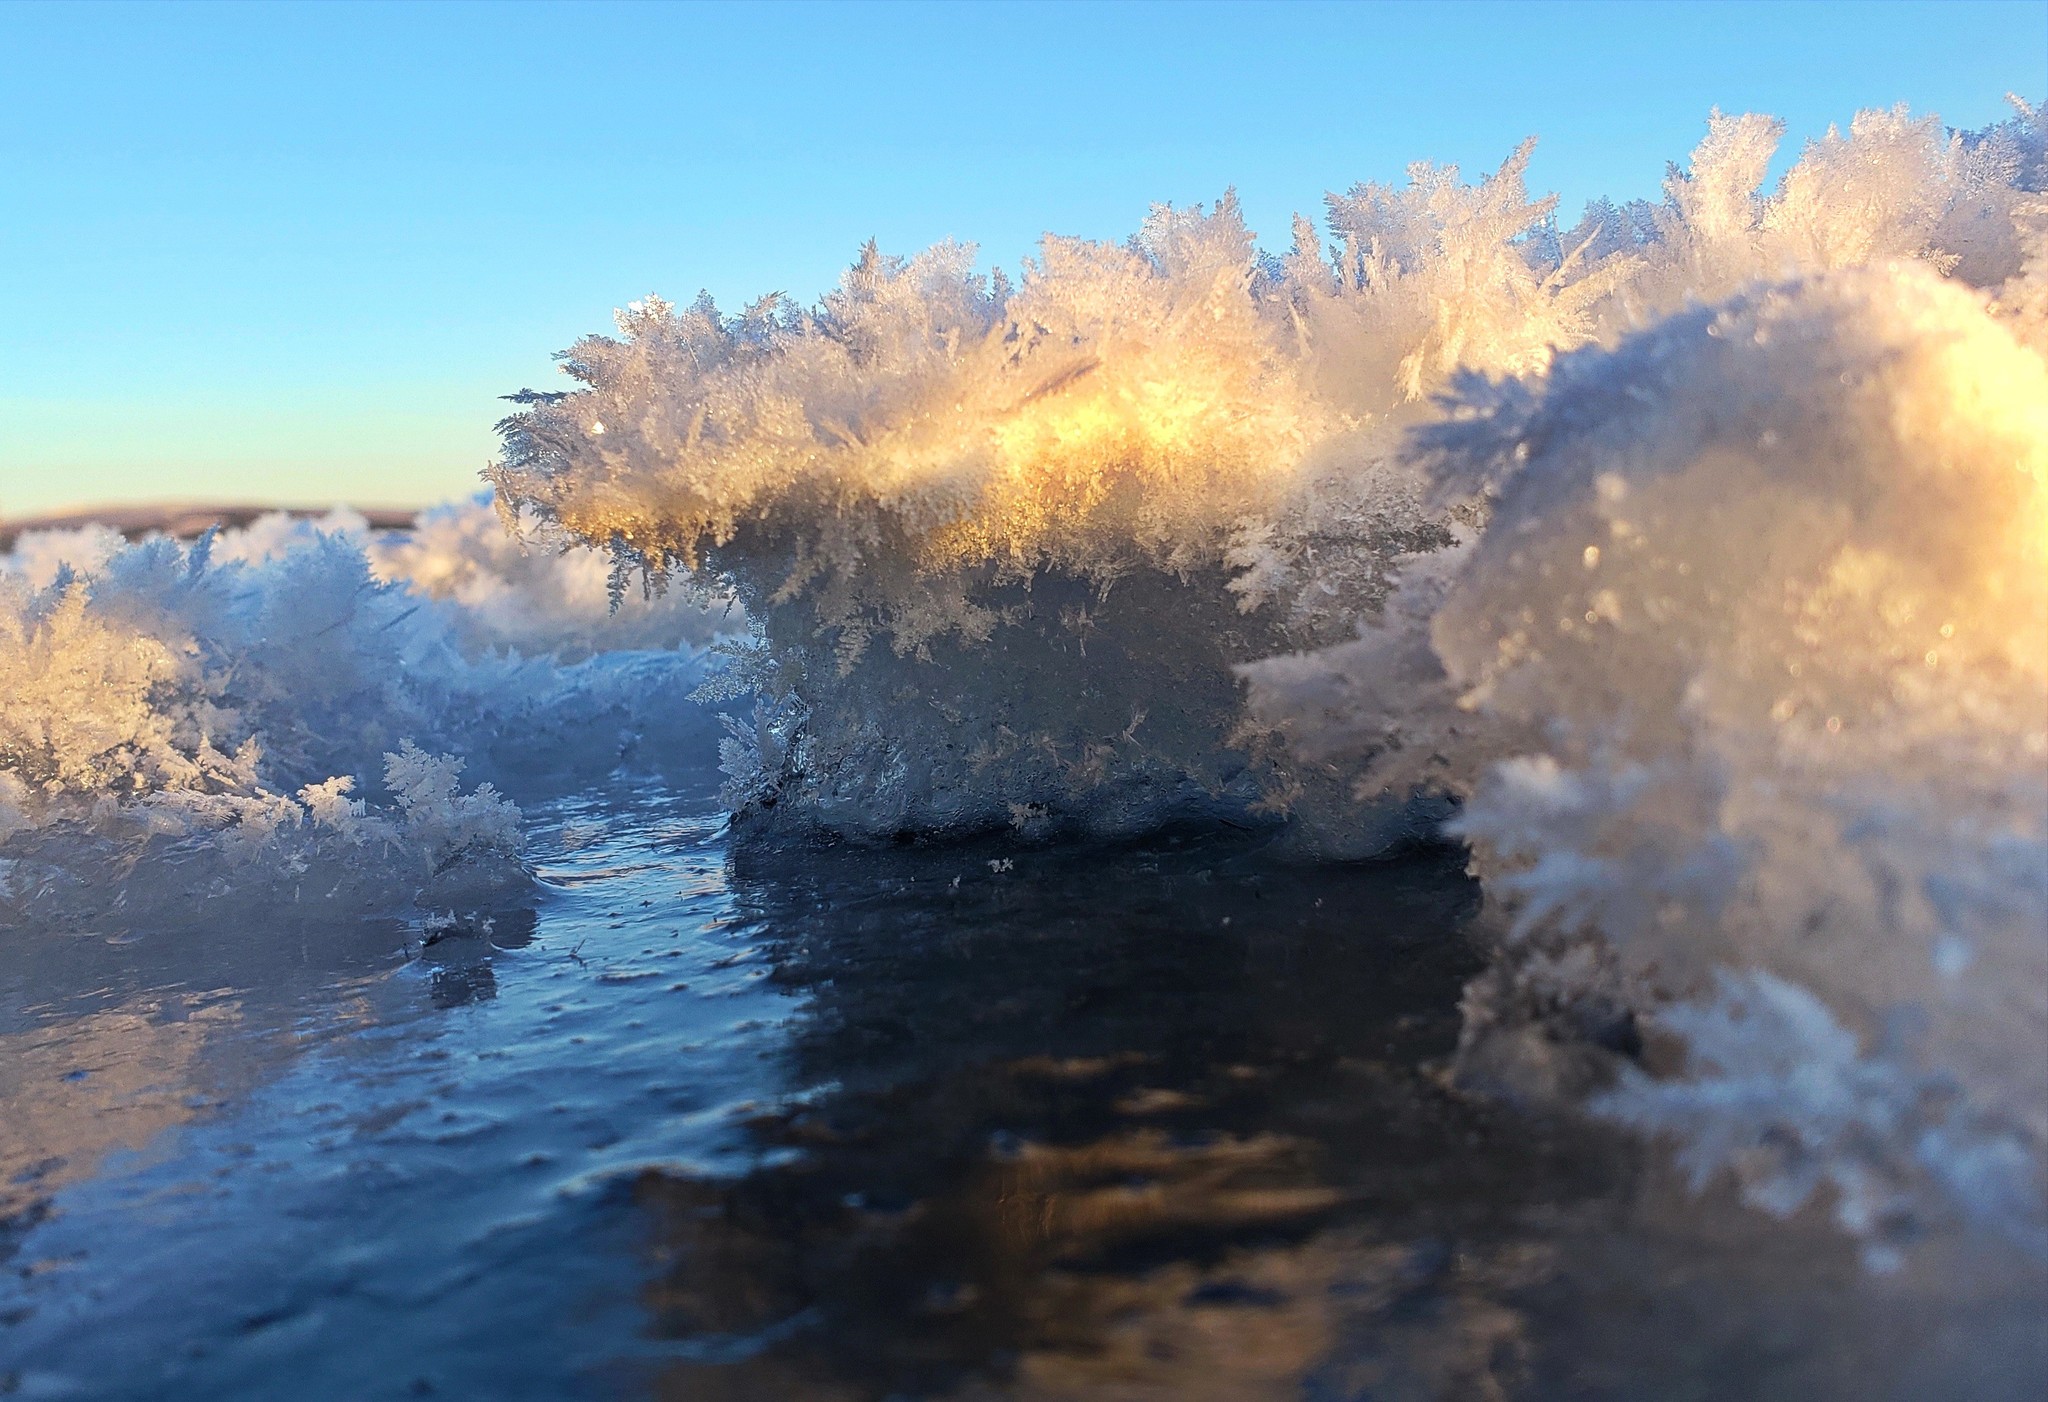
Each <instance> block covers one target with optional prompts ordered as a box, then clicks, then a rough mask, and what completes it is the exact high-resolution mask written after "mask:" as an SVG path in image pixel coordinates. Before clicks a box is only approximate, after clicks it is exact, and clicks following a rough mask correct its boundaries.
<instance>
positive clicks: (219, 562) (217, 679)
mask: <svg viewBox="0 0 2048 1402" xmlns="http://www.w3.org/2000/svg"><path fill="white" fill-rule="evenodd" d="M483 522H489V523H490V524H489V528H488V534H487V533H486V531H485V530H484V529H483V528H482V526H481V523H483ZM516 551H517V547H516V545H515V544H512V543H510V542H508V541H507V540H506V538H505V536H504V532H503V530H502V528H501V527H500V526H499V525H498V524H497V518H496V515H495V513H494V512H493V511H492V509H491V508H490V507H489V506H488V505H487V504H484V503H473V504H469V505H466V506H461V507H454V508H448V509H444V510H443V511H440V512H437V513H433V514H430V515H429V516H428V518H427V519H426V522H425V524H424V526H423V528H422V529H421V530H419V531H418V532H415V533H413V534H412V535H411V536H410V538H409V539H403V540H386V539H378V538H374V537H372V536H371V535H370V533H369V532H368V531H367V529H366V528H365V527H364V525H363V523H362V520H361V518H360V517H354V516H352V515H350V514H348V513H338V514H336V515H334V516H331V517H329V518H327V519H325V520H322V521H319V522H315V523H305V522H294V521H292V520H290V519H289V518H287V517H285V516H282V515H278V516H273V517H266V518H264V519H263V520H260V521H258V522H256V523H255V524H254V525H252V526H250V527H249V528H248V529H247V530H244V531H230V532H226V533H223V534H220V535H217V536H213V537H209V538H207V539H204V540H201V541H200V542H198V543H196V544H194V545H191V546H185V545H181V544H179V543H177V542H175V541H171V540H168V539H163V538H160V537H159V538H153V539H150V540H147V541H144V542H142V543H140V544H136V545H128V544H126V543H125V542H123V541H122V540H121V538H120V537H119V536H118V535H116V534H115V533H113V532H111V531H107V530H104V529H99V528H89V529H87V530H83V531H65V532H47V533H40V534H36V533H31V534H29V535H26V536H24V537H23V538H22V539H21V540H19V541H18V542H16V545H15V548H14V551H13V553H12V554H11V555H9V556H5V557H0V922H5V923H8V924H28V923H31V922H33V923H37V924H45V925H47V924H65V923H77V922H80V921H100V920H106V919H127V918H131V917H136V916H139V915H141V914H142V913H143V912H145V911H147V912H152V913H154V915H155V916H156V917H157V918H170V919H183V918H187V917H190V918H195V919H196V918H199V917H200V916H201V914H202V912H203V914H204V916H205V918H207V919H218V918H225V917H226V914H227V912H228V910H229V909H231V908H233V907H234V906H235V905H237V904H241V905H247V906H251V907H253V908H260V909H264V910H266V911H269V910H274V908H275V907H276V904H277V902H278V901H279V900H280V899H282V900H283V901H285V902H286V904H287V905H290V906H295V905H298V904H299V903H302V902H312V903H315V904H317V905H327V906H331V905H332V904H333V903H334V902H337V901H338V902H342V903H345V904H349V905H357V906H361V907H363V908H365V909H391V908H394V907H395V908H399V909H403V908H404V907H405V906H406V905H407V904H408V903H409V902H410V903H416V904H418V905H419V906H421V907H422V908H437V909H446V908H450V907H463V906H473V905H476V904H477V903H478V902H487V901H489V900H491V899H494V898H496V896H498V895H501V894H502V893H504V892H505V891H507V890H516V889H518V888H519V887H520V886H522V885H523V884H524V882H525V879H526V878H525V875H524V873H523V870H522V868H521V867H520V865H519V862H518V849H519V812H518V809H517V808H516V807H515V806H514V805H513V803H512V802H511V800H510V799H508V798H507V797H505V796H504V795H503V794H501V793H500V791H499V788H500V787H502V788H505V789H508V790H512V791H515V792H516V791H542V790H544V789H545V787H546V786H547V784H548V782H549V780H550V779H551V778H561V777H571V776H573V777H575V778H577V779H579V780H580V779H584V778H587V777H588V776H589V775H590V774H591V773H592V772H593V771H595V772H596V773H600V774H601V773H603V772H604V771H606V770H608V769H610V768H612V767H613V766H615V765H616V764H618V763H620V762H621V761H622V760H625V761H630V760H631V759H633V758H634V757H635V754H636V752H637V751H639V750H640V749H641V748H642V747H643V741H644V740H645V738H646V737H647V736H648V735H649V734H652V735H653V736H654V738H655V740H656V744H655V745H653V746H651V747H649V748H653V749H656V750H658V751H660V752H662V753H663V754H664V755H666V754H676V755H680V756H684V757H685V759H684V762H687V756H688V755H689V754H691V753H694V752H697V751H701V750H704V749H706V748H708V746H709V743H710V742H709V738H708V732H707V731H706V729H705V725H704V723H703V721H701V720H694V718H691V717H689V716H688V714H687V712H685V713H684V715H683V717H682V718H681V719H680V720H679V719H678V717H677V715H676V712H677V710H678V708H677V707H675V706H673V705H671V704H668V699H667V697H666V696H665V693H667V694H669V695H671V696H679V695H681V694H684V693H687V692H688V690H689V689H690V688H691V687H692V686H694V685H696V684H697V683H698V682H699V681H701V679H702V677H701V673H702V667H701V660H700V658H701V654H700V652H699V651H698V650H697V649H695V648H694V647H689V646H684V647H683V648H681V649H680V650H679V649H678V648H677V647H676V644H678V643H685V644H686V643H687V642H688V641H689V640H691V639H694V638H698V637H702V636H704V635H705V633H706V632H707V631H708V629H709V627H710V626H712V620H711V617H710V616H708V615H706V614H705V613H703V612H702V611H701V610H695V609H690V608H687V607H684V606H681V605H677V606H674V607H672V608H668V609H665V610H653V609H643V610H641V611H640V612H639V613H638V614H637V615H634V616H629V618H628V619H627V620H626V626H625V627H624V628H622V629H621V633H622V634H623V637H622V638H621V640H620V641H622V642H624V643H626V644H629V645H634V646H633V648H632V650H612V651H605V652H598V653H595V654H594V655H589V656H586V657H584V658H583V659H582V660H580V661H576V662H574V663H566V662H564V661H562V660H561V659H560V658H558V657H557V656H556V655H554V651H553V650H555V649H560V650H562V651H567V652H571V653H572V655H573V654H575V653H586V654H587V653H592V649H593V648H594V647H596V646H598V645H599V643H600V640H601V638H602V627H603V622H604V620H605V619H606V617H607V607H608V605H607V600H606V596H605V588H604V578H603V562H602V561H601V560H595V561H593V560H590V559H588V558H586V559H584V560H581V561H577V560H568V561H561V560H558V559H557V558H556V557H553V556H542V557H540V558H538V559H526V558H524V557H519V558H515V555H516ZM584 553H585V554H586V555H587V552H584ZM593 565H595V566H596V567H597V571H598V577H597V579H596V581H595V583H594V584H593V582H592V580H591V579H590V570H591V567H592V566H593ZM465 591H466V595H467V599H466V600H464V601H463V602H457V601H456V600H457V599H460V598H462V596H463V595H464V593H465ZM522 593H531V594H535V595H538V596H541V597H545V598H546V599H547V600H548V601H549V602H548V603H547V605H546V606H545V607H542V608H537V609H532V610H525V611H521V610H519V609H517V608H516V607H506V606H503V601H505V600H507V599H517V598H518V597H519V596H520V595H521V594H522ZM468 600H474V601H476V602H474V603H469V602H467V601H468ZM493 605H498V607H495V608H494V607H493ZM522 617H524V618H526V619H529V620H530V621H531V626H530V627H529V629H528V631H527V632H525V633H524V634H521V633H517V632H515V631H514V630H515V629H516V627H517V624H518V621H519V619H520V618H522ZM519 645H524V646H525V647H526V648H527V649H528V650H529V651H530V652H531V653H533V655H531V656H522V655H521V653H520V651H519V650H518V646H519ZM654 645H658V646H654ZM693 720H694V723H693ZM686 732H687V733H686ZM465 767H467V768H468V769H469V770H470V772H471V773H472V774H477V775H481V776H484V777H485V778H486V779H487V780H495V781H496V786H494V784H493V783H492V782H484V783H481V784H478V785H477V786H476V787H475V788H473V789H468V790H465V789H464V788H463V786H462V783H461V778H460V776H461V775H462V774H463V773H464V770H465Z"/></svg>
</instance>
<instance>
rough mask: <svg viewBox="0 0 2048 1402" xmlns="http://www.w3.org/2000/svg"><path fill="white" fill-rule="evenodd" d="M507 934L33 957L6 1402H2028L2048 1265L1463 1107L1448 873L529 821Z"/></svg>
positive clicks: (1468, 900)
mask: <svg viewBox="0 0 2048 1402" xmlns="http://www.w3.org/2000/svg"><path fill="white" fill-rule="evenodd" d="M530 816H531V817H532V818H533V819H534V820H535V821H534V850H535V857H536V861H537V863H538V866H539V868H540V872H541V875H542V878H543V884H542V888H541V894H540V896H539V898H538V899H537V900H536V901H535V902H533V903H532V905H531V906H530V907H529V908H524V909H516V908H515V909H508V910H506V911H503V912H500V913H498V914H497V915H496V916H495V917H494V920H493V923H492V926H491V929H490V930H489V932H488V934H479V933H467V934H457V935H451V936H447V937H441V938H435V937H434V936H433V935H432V934H431V932H429V931H428V930H426V929H424V928H422V927H421V926H419V925H416V924H415V925H410V926H408V925H406V924H402V923H399V922H395V921H392V922H358V923H349V924H342V925H322V924H320V923H319V922H318V921H317V920H313V921H308V920H305V919H303V918H299V917H298V915H297V914H296V913H293V912H280V918H279V921H278V923H277V924H276V925H275V926H271V927H263V928H247V927H244V928H234V929H205V930H201V931H198V932H194V931H189V930H187V931H178V932H170V931H161V932H152V931H151V930H148V929H125V928H110V929H105V930H94V931H89V932H76V933H67V934H56V933H52V932H48V931H25V930H5V931H0V1395H19V1396H23V1397H150V1398H173V1399H175V1398H209V1399H211V1398H223V1397H249V1398H272V1397H279V1398H281V1397H292V1398H350V1399H354V1398H382V1397H413V1396H446V1397H462V1398H505V1397H557V1396H597V1397H606V1396H628V1397H634V1396H639V1397H648V1396H652V1397H663V1398H678V1399H684V1398H687V1399H706V1400H707V1402H710V1400H712V1399H723V1398H735V1399H751V1398H764V1399H766V1398H777V1399H780V1398H819V1399H862V1398H874V1399H882V1398H891V1397H895V1398H917V1397H960V1398H993V1397H1024V1398H1046V1399H1051V1398H1098V1397H1099V1398H1130V1399H1137V1398H1159V1399H1169V1398H1171V1399H1183V1398H1217V1399H1225V1398H1262V1397H1302V1398H1332V1399H1335V1398H1347V1399H1349V1398H1358V1399H1366V1398H1371V1399H1411V1398H1479V1399H1486V1398H1521V1397H1531V1398H1549V1397H1557V1398H1674V1399H1676V1398H1719V1397H1744V1398H1750V1397H1754V1398H1845V1399H1846V1398H1857V1399H1864V1398H1886V1397H1898V1398H1907V1397H1914V1398H1918V1397H1959V1398H1974V1397H1982V1398H2005V1397H2024V1396H2036V1395H2040V1392H2039V1389H2040V1388H2041V1384H2042V1380H2043V1378H2044V1376H2048V1363H2044V1358H2048V1339H2044V1333H2048V1323H2044V1317H2048V1316H2044V1308H2043V1306H2044V1301H2043V1295H2042V1283H2041V1276H2040V1272H2039V1268H2038V1266H2037V1265H2035V1266H2030V1265H2029V1264H2028V1263H2026V1262H2023V1261H2010V1260H2005V1259H2003V1258H2001V1257H1998V1256H1997V1255H1996V1254H1995V1253H1992V1252H1991V1251H1990V1250H1989V1249H1988V1248H1985V1247H1983V1246H1982V1245H1981V1244H1968V1243H1959V1242H1950V1243H1943V1242H1940V1241H1934V1242H1930V1243H1927V1244H1926V1245H1925V1247H1924V1248H1923V1249H1922V1250H1920V1251H1918V1252H1916V1253H1915V1254H1914V1256H1913V1257H1912V1258H1911V1260H1910V1262H1909V1264H1908V1266H1907V1268H1906V1269H1905V1270H1904V1271H1902V1272H1900V1273H1898V1274H1896V1275H1891V1276H1873V1275H1871V1274H1869V1273H1868V1272H1866V1271H1865V1270H1864V1269H1863V1268H1862V1267H1861V1266H1860V1265H1859V1263H1858V1260H1857V1257H1856V1255H1855V1252H1854V1251H1853V1250H1852V1249H1851V1248H1850V1247H1849V1246H1848V1245H1846V1244H1845V1243H1844V1242H1843V1241H1842V1240H1840V1239H1839V1238H1838V1236H1837V1235H1835V1234H1834V1233H1833V1232H1832V1231H1831V1230H1830V1229H1829V1227H1828V1225H1827V1223H1826V1221H1825V1217H1824V1213H1823V1212H1822V1211H1820V1210H1818V1209H1816V1210H1814V1211H1812V1212H1810V1213H1808V1214H1806V1215H1804V1216H1801V1217H1799V1218H1795V1219H1793V1220H1791V1221H1789V1222H1780V1221H1777V1220H1774V1219H1772V1218H1769V1217H1766V1216H1762V1215H1760V1214H1758V1213H1755V1212H1751V1211H1748V1210H1745V1209H1743V1208H1742V1207H1740V1206H1739V1204H1737V1203H1735V1202H1734V1201H1733V1200H1732V1198H1731V1197H1730V1196H1729V1195H1728V1194H1726V1193H1725V1191H1722V1190H1720V1189H1709V1191H1708V1192H1707V1193H1706V1194H1705V1195H1704V1196H1698V1197H1695V1196H1693V1195H1692V1194H1691V1193H1690V1192H1689V1191H1688V1190H1687V1188H1686V1186H1685V1184H1684V1183H1683V1181H1682V1180H1681V1179H1680V1178H1679V1177H1678V1176H1677V1174H1676V1173H1675V1171H1674V1170H1673V1169H1672V1168H1671V1166H1670V1165H1669V1164H1668V1163H1667V1162H1666V1160H1665V1158H1664V1156H1663V1155H1661V1154H1660V1153H1659V1152H1658V1151H1657V1150H1656V1149H1654V1148H1653V1147H1648V1146H1644V1145H1641V1144H1639V1143H1637V1142H1635V1141H1633V1140H1631V1139H1629V1138H1627V1137H1625V1136H1621V1135H1619V1134H1617V1133H1615V1132H1613V1131H1612V1130H1609V1129H1605V1128H1602V1127H1600V1126H1598V1125H1594V1124H1589V1123H1587V1122H1586V1121H1583V1120H1581V1119H1577V1118H1573V1117H1570V1116H1566V1115H1563V1114H1561V1113H1558V1112H1555V1111H1550V1112H1545V1111H1539V1110H1534V1109H1516V1108H1514V1107H1511V1106H1505V1105H1501V1104H1498V1103H1494V1102H1490V1101H1487V1100H1484V1099H1481V1098H1478V1097H1474V1096H1470V1095H1467V1094H1464V1093H1462V1092H1460V1091H1459V1090H1458V1089H1456V1088H1455V1087H1454V1086H1453V1085H1452V1084H1451V1083H1450V1081H1449V1079H1448V1077H1447V1076H1446V1075H1445V1074H1444V1068H1445V1061H1446V1058H1447V1057H1448V1055H1449V1053H1450V1052H1451V1051H1452V1050H1453V1048H1454V1046H1455V1044H1456V1040H1457V1035H1458V1026H1459V1012H1458V1000H1459V995H1460V990H1461V988H1462V986H1463V984H1464V982H1465V981H1466V980H1467V979H1468V978H1469V977H1470V976H1471V974H1472V973H1473V972H1474V971H1475V970H1476V969H1477V968H1478V967H1479V966H1480V961H1481V958H1482V955H1481V953H1480V950H1481V949H1482V948H1483V946H1484V942H1485V939H1486V930H1487V917H1486V915H1485V913H1484V912H1483V911H1482V910H1481V907H1480V902H1479V898H1478V893H1477V889H1476V887H1475V886H1474V885H1473V884H1472V883H1471V882H1470V881H1469V880H1468V879H1467V878H1466V877H1465V876H1464V874H1463V871H1462V860H1461V858H1460V857H1459V856H1458V855H1457V854H1455V853H1450V852H1425V853H1417V854H1411V855H1409V856H1406V857H1403V858H1401V859H1398V860H1393V861H1387V862H1382V863H1376V864H1370V865H1360V866H1351V867H1341V868H1322V869H1313V870H1309V869H1302V868H1297V867H1291V866H1287V865H1285V864H1282V863H1280V862H1278V861H1275V860H1272V859H1270V858H1268V857H1266V856H1264V855H1263V854H1262V853H1261V851H1260V849H1259V839H1258V838H1256V837H1255V836H1252V835H1246V834H1234V833H1233V834H1224V835H1218V834H1214V833H1211V834H1206V835H1204V834H1183V835H1181V836H1179V837H1174V836H1165V837H1160V838H1158V839H1155V840H1152V841H1149V842H1147V843H1144V844H1141V845H1136V846H1129V847H1123V848H1118V849H1114V850H1101V849H1095V850H1087V851H1082V850H1074V849H1034V848H1029V847H1020V846H1016V845H1013V844H992V845H989V846H986V847H982V846H976V847H970V848H961V847H953V848H945V849H934V850H919V849H909V850H902V851H888V852H876V851H856V850H848V849H831V850H815V849H806V850H803V851H797V852H778V853H761V852H743V853H739V854H735V853H733V852H731V851H730V850H728V845H727V842H726V839H725V837H724V835H723V833H722V822H721V817H720V815H719V813H718V812H717V811H716V810H715V809H714V808H713V807H711V806H710V805H709V804H708V803H706V802H705V801H703V800H702V799H701V798H696V797H690V796H678V795H674V794H671V793H667V792H664V791H662V790H660V789H654V788H637V789H636V788H612V789H606V790H602V791H594V792H591V793H589V794H586V795H583V796H580V797H578V798H576V799H574V800H569V801H562V802H557V803H554V804H552V805H549V806H545V807H540V808H537V809H533V810H530Z"/></svg>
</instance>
